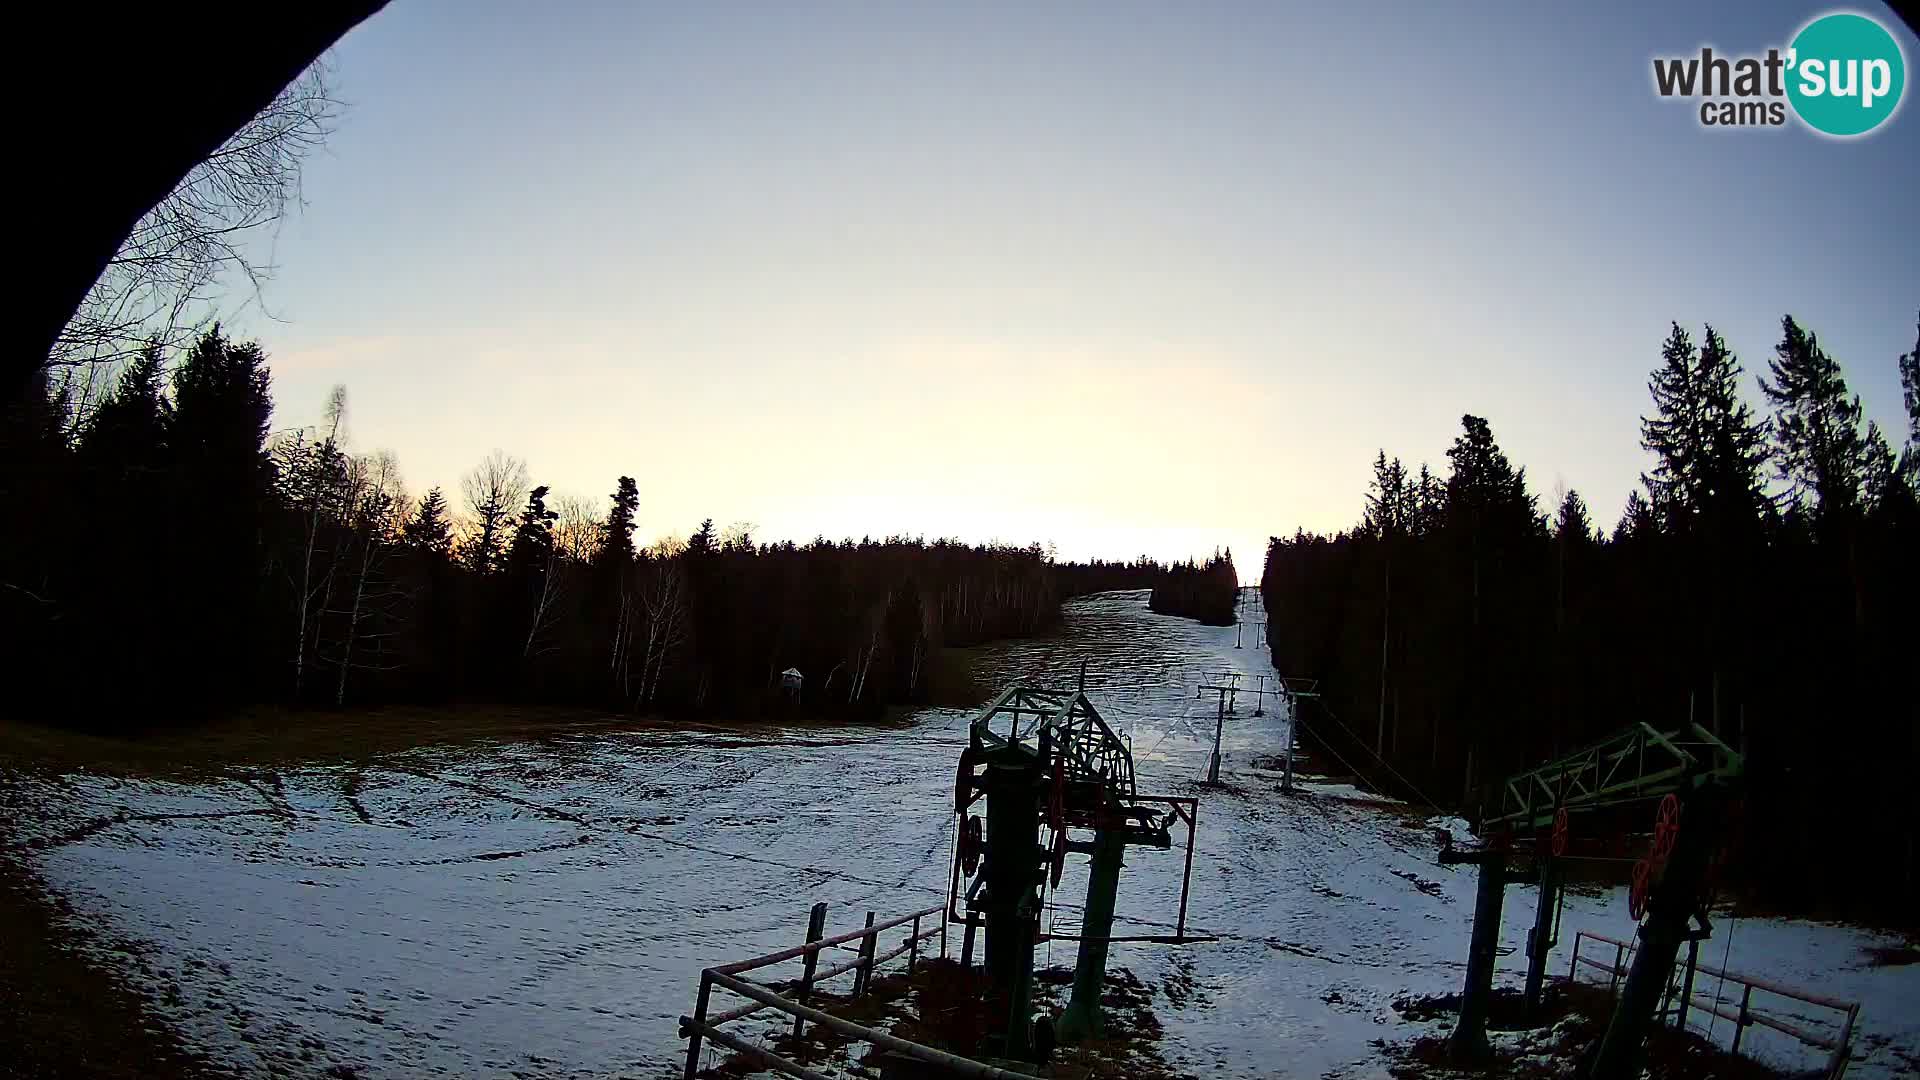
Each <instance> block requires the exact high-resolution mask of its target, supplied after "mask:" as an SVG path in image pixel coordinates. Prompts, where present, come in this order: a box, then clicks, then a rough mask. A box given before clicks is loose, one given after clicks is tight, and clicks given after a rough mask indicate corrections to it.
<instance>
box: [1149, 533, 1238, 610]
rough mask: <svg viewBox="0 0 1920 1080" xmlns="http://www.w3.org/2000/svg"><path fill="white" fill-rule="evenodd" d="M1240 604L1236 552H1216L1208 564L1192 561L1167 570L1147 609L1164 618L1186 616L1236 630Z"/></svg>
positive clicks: (1174, 565)
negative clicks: (1234, 566) (1234, 627)
mask: <svg viewBox="0 0 1920 1080" xmlns="http://www.w3.org/2000/svg"><path fill="white" fill-rule="evenodd" d="M1239 600H1240V572H1239V571H1237V570H1235V569H1234V568H1233V552H1232V551H1227V552H1225V553H1222V552H1218V551H1216V552H1214V553H1213V555H1212V556H1211V557H1209V558H1208V559H1207V561H1206V562H1204V563H1200V562H1195V561H1193V560H1192V559H1188V560H1187V561H1185V562H1176V563H1174V564H1172V565H1171V566H1168V567H1167V568H1166V571H1165V573H1163V574H1162V575H1161V577H1160V580H1159V582H1158V583H1157V584H1155V585H1154V586H1153V595H1152V596H1151V597H1149V598H1148V599H1147V607H1148V608H1150V609H1151V610H1153V611H1157V612H1159V613H1161V614H1162V615H1182V616H1185V617H1186V618H1189V619H1198V620H1199V621H1201V622H1203V623H1206V624H1207V625H1209V626H1232V625H1233V621H1234V617H1235V613H1234V608H1235V605H1236V604H1237V603H1238V602H1239Z"/></svg>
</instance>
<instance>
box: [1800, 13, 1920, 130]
mask: <svg viewBox="0 0 1920 1080" xmlns="http://www.w3.org/2000/svg"><path fill="white" fill-rule="evenodd" d="M1787 71H1788V77H1787V99H1788V100H1789V101H1791V102H1792V103H1793V111H1794V112H1796V113H1798V114H1799V115H1800V119H1802V120H1804V121H1806V123H1807V126H1808V127H1811V128H1813V129H1814V130H1815V131H1819V132H1823V133H1825V134H1827V135H1838V136H1841V137H1843V138H1844V137H1847V136H1851V135H1864V134H1866V133H1867V132H1869V131H1872V130H1873V129H1874V128H1877V127H1879V126H1880V125H1881V124H1883V123H1885V122H1886V121H1887V118H1888V117H1890V116H1892V115H1893V113H1894V110H1895V109H1898V108H1899V107H1900V94H1901V91H1903V90H1905V89H1906V87H1907V61H1906V57H1905V56H1903V55H1902V54H1901V52H1900V43H1899V42H1897V41H1895V40H1894V39H1893V35H1892V34H1889V33H1887V31H1886V28H1885V27H1883V26H1881V25H1880V24H1879V23H1877V22H1874V21H1873V20H1872V19H1869V18H1867V17H1866V16H1865V15H1855V14H1853V13H1852V12H1840V13H1838V14H1834V15H1823V16H1821V17H1820V18H1818V19H1815V20H1813V21H1812V22H1810V23H1808V24H1807V25H1806V28H1805V29H1803V30H1801V31H1800V33H1799V35H1798V36H1797V37H1795V38H1794V39H1793V45H1792V46H1791V47H1790V48H1789V49H1788V51H1787Z"/></svg>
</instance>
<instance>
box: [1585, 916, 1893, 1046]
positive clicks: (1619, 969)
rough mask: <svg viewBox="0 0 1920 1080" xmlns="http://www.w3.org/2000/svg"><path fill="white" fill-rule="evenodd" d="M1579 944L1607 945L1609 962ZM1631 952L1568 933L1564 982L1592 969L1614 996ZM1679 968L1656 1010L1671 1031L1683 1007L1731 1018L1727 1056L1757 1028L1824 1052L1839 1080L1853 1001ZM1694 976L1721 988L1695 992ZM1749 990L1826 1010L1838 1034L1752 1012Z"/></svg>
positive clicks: (1613, 942) (1849, 1041) (1712, 970)
mask: <svg viewBox="0 0 1920 1080" xmlns="http://www.w3.org/2000/svg"><path fill="white" fill-rule="evenodd" d="M1582 942H1594V943H1595V944H1596V945H1597V946H1601V948H1598V949H1596V950H1594V951H1598V952H1600V953H1601V954H1602V955H1604V954H1605V947H1606V946H1611V947H1612V949H1613V959H1612V960H1611V961H1610V962H1609V961H1606V960H1600V959H1595V958H1594V956H1593V955H1592V952H1589V954H1588V955H1586V956H1581V955H1580V948H1581V944H1582ZM1633 952H1634V945H1633V944H1630V943H1628V942H1625V941H1620V940H1618V939H1617V938H1610V937H1607V936H1606V935H1604V934H1595V933H1590V932H1588V931H1585V930H1582V931H1580V932H1578V933H1576V934H1574V935H1573V962H1572V964H1571V965H1570V966H1569V967H1568V969H1567V981H1568V982H1572V981H1573V980H1574V979H1575V978H1577V977H1578V976H1579V974H1580V969H1581V967H1582V966H1585V967H1589V968H1597V969H1599V970H1600V971H1604V972H1606V973H1607V977H1608V979H1609V980H1610V981H1609V984H1608V987H1607V989H1608V993H1617V992H1618V991H1619V988H1620V980H1622V979H1624V978H1626V976H1627V970H1628V965H1630V964H1631V963H1632V960H1633ZM1685 967H1686V965H1685V964H1683V963H1676V964H1675V965H1674V970H1673V973H1672V975H1671V976H1670V977H1669V978H1668V981H1667V995H1666V1001H1667V1002H1668V1007H1666V1008H1664V1009H1663V1010H1662V1016H1671V1017H1673V1023H1674V1026H1675V1027H1685V1026H1686V1023H1687V1012H1688V1010H1689V1009H1699V1010H1701V1011H1702V1012H1707V1013H1711V1014H1713V1015H1714V1016H1717V1017H1719V1018H1720V1019H1722V1020H1731V1021H1732V1022H1733V1045H1732V1046H1731V1048H1730V1049H1731V1050H1732V1052H1733V1053H1736V1054H1738V1053H1739V1052H1740V1043H1741V1041H1742V1040H1743V1039H1744V1038H1745V1036H1746V1031H1747V1028H1748V1027H1751V1026H1752V1025H1754V1024H1758V1025H1760V1026H1762V1027H1765V1028H1771V1029H1772V1030H1774V1031H1778V1032H1780V1033H1781V1034H1783V1035H1787V1036H1790V1037H1792V1038H1793V1039H1795V1040H1797V1041H1799V1042H1800V1043H1802V1044H1803V1045H1806V1046H1811V1047H1814V1048H1816V1049H1820V1050H1826V1051H1828V1052H1829V1055H1828V1057H1827V1065H1826V1069H1825V1070H1824V1071H1823V1072H1822V1073H1821V1075H1822V1076H1823V1077H1825V1078H1826V1080H1839V1078H1840V1077H1841V1076H1843V1075H1845V1073H1846V1071H1847V1063H1848V1061H1849V1059H1850V1057H1851V1054H1852V1049H1853V1031H1854V1027H1855V1025H1856V1024H1857V1022H1858V1021H1859V1019H1860V1003H1859V1002H1857V1001H1842V1000H1840V999H1838V998H1833V997H1828V996H1826V995H1824V994H1816V993H1813V992H1812V991H1808V990H1801V989H1797V988H1795V987H1789V986H1783V985H1781V984H1779V983H1776V982H1773V981H1771V980H1768V979H1761V978H1756V977H1754V976H1751V975H1742V974H1739V973H1738V972H1733V971H1727V970H1725V969H1723V968H1718V967H1714V966H1713V965H1711V964H1701V963H1694V964H1693V965H1692V970H1683V969H1684V968H1685ZM1696 973H1698V974H1701V975H1707V976H1711V977H1714V978H1718V979H1720V980H1721V981H1722V985H1721V987H1720V988H1716V990H1715V992H1714V993H1713V994H1711V995H1708V994H1706V993H1705V992H1703V991H1701V990H1699V989H1697V988H1695V979H1694V977H1695V974H1696ZM1725 983H1734V984H1737V985H1738V986H1739V987H1740V988H1741V990H1740V1007H1739V1008H1738V1009H1737V1010H1730V1009H1729V1008H1728V1006H1729V1004H1730V1003H1729V1002H1727V1001H1725V1000H1723V999H1722V998H1721V997H1720V996H1719V989H1721V988H1724V984H1725ZM1755 990H1758V991H1761V992H1762V993H1766V994H1773V995H1775V996H1777V997H1783V998H1789V999H1791V1000H1794V1001H1800V1002H1804V1003H1806V1004H1808V1005H1815V1006H1819V1007H1821V1008H1826V1009H1832V1010H1833V1011H1835V1012H1836V1013H1839V1014H1840V1016H1839V1017H1838V1022H1839V1026H1840V1030H1839V1033H1838V1034H1837V1035H1828V1034H1825V1033H1823V1032H1819V1031H1809V1030H1807V1029H1806V1028H1804V1027H1800V1026H1799V1025H1796V1024H1791V1023H1788V1022H1787V1021H1785V1020H1782V1019H1780V1018H1779V1017H1777V1016H1774V1015H1772V1014H1770V1013H1767V1012H1763V1011H1761V1010H1758V1009H1755V1008H1754V1007H1753V992H1754V991H1755Z"/></svg>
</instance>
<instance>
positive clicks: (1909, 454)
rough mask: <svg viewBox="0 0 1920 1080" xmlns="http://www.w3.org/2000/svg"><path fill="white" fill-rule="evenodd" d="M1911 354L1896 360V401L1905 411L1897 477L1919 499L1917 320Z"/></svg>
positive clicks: (1919, 322)
mask: <svg viewBox="0 0 1920 1080" xmlns="http://www.w3.org/2000/svg"><path fill="white" fill-rule="evenodd" d="M1913 334H1914V340H1913V351H1912V352H1910V353H1903V354H1901V356H1900V397H1901V399H1902V402H1903V403H1904V404H1905V405H1906V407H1907V445H1906V447H1905V449H1903V450H1902V451H1901V453H1900V473H1901V475H1902V476H1903V477H1905V478H1906V481H1907V486H1908V488H1910V489H1911V490H1912V491H1913V492H1914V493H1915V495H1916V496H1920V320H1916V322H1915V325H1914V331H1913Z"/></svg>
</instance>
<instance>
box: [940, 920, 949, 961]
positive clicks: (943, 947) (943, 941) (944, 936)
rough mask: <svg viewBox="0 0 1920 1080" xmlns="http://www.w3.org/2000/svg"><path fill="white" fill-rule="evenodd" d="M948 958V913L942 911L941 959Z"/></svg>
mask: <svg viewBox="0 0 1920 1080" xmlns="http://www.w3.org/2000/svg"><path fill="white" fill-rule="evenodd" d="M946 958H947V913H946V912H945V911H944V910H943V911H941V912H940V959H942V960H945V959H946Z"/></svg>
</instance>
